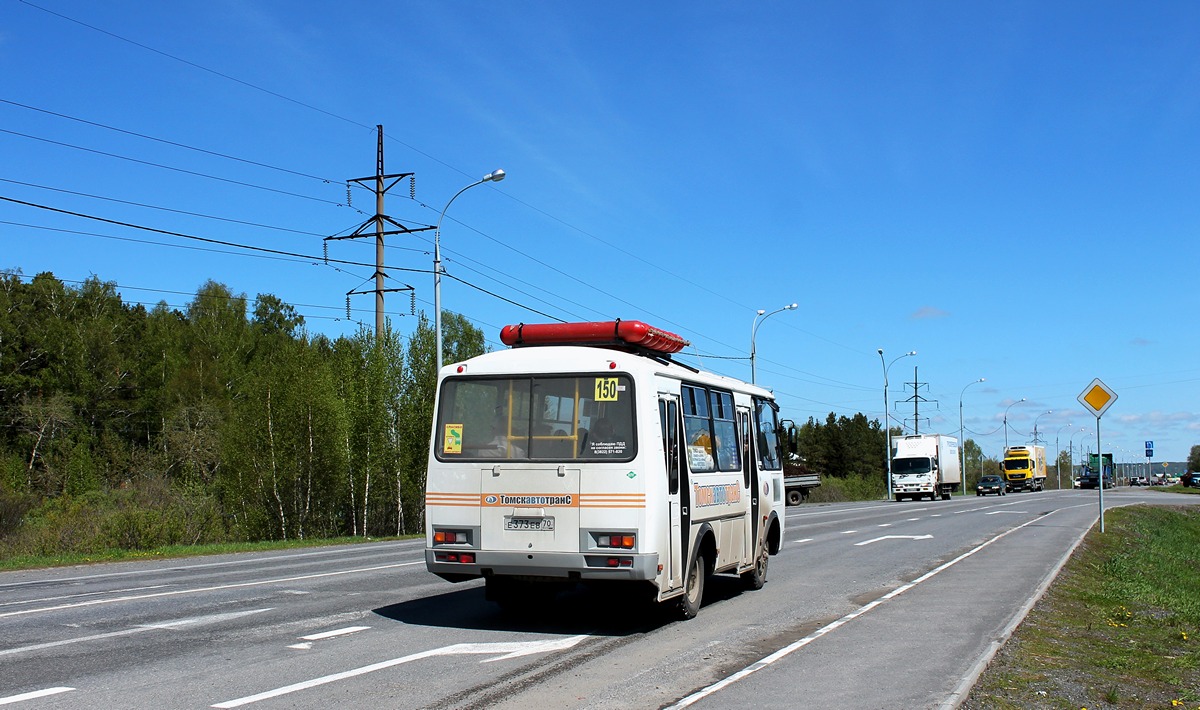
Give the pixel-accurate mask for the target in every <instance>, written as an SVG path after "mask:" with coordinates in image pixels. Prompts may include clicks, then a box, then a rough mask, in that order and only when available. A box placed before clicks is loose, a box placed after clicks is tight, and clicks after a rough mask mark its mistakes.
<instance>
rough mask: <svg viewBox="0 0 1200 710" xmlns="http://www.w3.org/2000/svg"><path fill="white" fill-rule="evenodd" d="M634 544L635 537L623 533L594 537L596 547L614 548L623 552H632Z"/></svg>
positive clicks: (601, 534)
mask: <svg viewBox="0 0 1200 710" xmlns="http://www.w3.org/2000/svg"><path fill="white" fill-rule="evenodd" d="M636 542H637V540H636V536H634V535H630V534H624V533H622V534H617V533H600V534H599V535H597V536H596V546H597V547H616V548H620V549H623V550H632V549H633V548H634V546H635V543H636Z"/></svg>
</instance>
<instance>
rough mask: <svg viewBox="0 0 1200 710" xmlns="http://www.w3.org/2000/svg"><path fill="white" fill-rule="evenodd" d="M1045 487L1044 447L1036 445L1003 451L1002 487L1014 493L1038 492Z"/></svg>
mask: <svg viewBox="0 0 1200 710" xmlns="http://www.w3.org/2000/svg"><path fill="white" fill-rule="evenodd" d="M1045 485H1046V447H1045V446H1040V445H1037V444H1027V445H1025V446H1010V447H1008V448H1007V449H1005V450H1004V487H1005V488H1006V489H1007V490H1008V492H1009V493H1013V492H1015V491H1040V490H1042V488H1044V487H1045Z"/></svg>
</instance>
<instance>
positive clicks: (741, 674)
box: [668, 508, 1064, 710]
mask: <svg viewBox="0 0 1200 710" xmlns="http://www.w3.org/2000/svg"><path fill="white" fill-rule="evenodd" d="M1060 510H1064V509H1063V508H1060V509H1058V510H1052V511H1050V512H1049V513H1045V514H1044V515H1039V516H1038V517H1036V518H1034V519H1032V520H1029V521H1026V522H1024V523H1021V524H1020V525H1018V526H1017V527H1015V528H1011V529H1009V530H1006V531H1004V532H1002V533H1000V534H999V535H996V536H995V537H993V538H991V539H989V540H986V541H984V542H982V543H980V544H979V545H978V546H976V547H974V548H972V549H970V550H967V551H966V552H964V553H963V554H961V555H959V556H958V557H955V558H954V559H952V560H950V561H949V562H946V563H944V564H942V565H939V566H937V567H934V568H933V569H932V570H930V571H928V572H926V573H925V574H923V575H921V576H920V577H917V578H916V579H914V580H913V581H911V582H908V583H907V584H902V585H900V586H899V587H896V588H895V589H893V590H892V591H890V592H888V593H887V594H884V595H883V596H881V597H879V598H878V599H876V600H875V601H873V602H869V603H867V604H865V605H864V606H862V607H861V608H859V609H856V610H855V611H852V612H850V613H849V614H847V615H845V616H843V617H842V618H840V619H838V620H836V621H833V622H831V623H829V624H827V625H825V626H823V627H821V628H819V629H817V630H816V631H814V632H812V633H811V634H809V635H808V636H805V637H804V638H802V639H800V640H799V641H796V642H793V643H791V644H789V645H787V646H784V647H783V648H781V649H779V650H778V651H776V652H774V653H772V654H770V655H769V656H766V657H764V658H763V659H762V660H759V661H757V662H755V663H752V664H750V665H748V666H746V667H745V668H743V669H742V670H740V671H738V672H737V673H734V674H733V675H731V676H728V677H727V678H724V679H722V680H719V681H717V682H716V683H713V684H712V685H709V686H708V687H706V688H701V689H700V690H697V691H696V692H695V693H692V694H691V695H689V696H687V697H686V698H683V699H682V700H680V701H679V702H677V703H675V704H674V705H671V706H670V707H669V708H668V710H675V709H676V708H686V707H688V706H690V705H693V704H695V703H697V702H699V701H701V700H703V699H705V698H707V697H709V696H710V695H713V694H715V693H716V692H718V691H720V690H722V689H723V688H727V687H729V686H731V685H733V684H734V683H736V682H738V681H739V680H741V679H742V678H745V677H747V676H749V675H751V674H752V673H757V672H758V671H760V670H762V669H764V668H766V667H768V666H770V665H771V664H773V663H775V662H776V661H779V660H781V659H783V658H786V657H788V656H790V655H791V654H793V653H795V652H796V651H799V650H800V649H802V648H804V647H805V646H807V645H808V644H810V643H812V642H813V641H816V640H817V639H819V638H821V637H822V636H824V635H825V634H827V633H829V632H830V631H833V630H835V629H837V628H839V627H841V626H843V625H845V624H846V623H848V622H850V621H853V620H854V619H857V618H858V617H860V616H862V615H863V614H866V613H867V612H868V611H870V610H872V609H874V608H875V607H877V606H879V605H880V604H882V603H884V602H885V601H887V600H889V599H893V598H895V597H898V596H900V595H901V594H903V593H904V592H907V591H908V590H910V589H912V588H913V587H915V586H917V585H919V584H921V583H922V582H925V581H928V580H930V579H932V578H933V577H935V576H936V575H938V574H940V573H942V572H944V571H945V570H947V569H950V568H951V567H953V566H954V565H956V564H958V563H959V562H962V561H963V560H965V559H967V558H968V557H970V556H972V555H974V554H975V553H976V552H979V551H980V550H982V549H983V548H985V547H987V546H988V545H991V544H992V543H993V542H996V541H997V540H1000V539H1001V538H1004V537H1007V536H1008V535H1011V534H1012V533H1014V532H1016V531H1018V530H1020V529H1022V528H1024V527H1026V526H1028V525H1032V524H1034V523H1037V522H1041V521H1042V520H1044V519H1046V518H1047V517H1049V516H1051V515H1053V514H1054V513H1057V512H1059V511H1060Z"/></svg>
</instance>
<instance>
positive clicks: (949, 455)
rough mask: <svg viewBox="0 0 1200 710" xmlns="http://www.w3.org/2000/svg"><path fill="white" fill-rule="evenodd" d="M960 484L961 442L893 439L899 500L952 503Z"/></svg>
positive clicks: (924, 437) (923, 437)
mask: <svg viewBox="0 0 1200 710" xmlns="http://www.w3.org/2000/svg"><path fill="white" fill-rule="evenodd" d="M961 484H962V464H961V462H959V459H958V439H956V438H954V437H953V436H945V435H943V434H916V435H913V436H906V437H903V438H900V439H892V494H893V495H894V496H895V497H896V500H904V499H905V498H912V499H914V500H916V499H919V498H924V497H926V496H928V497H929V500H937V498H938V496H941V498H942V500H950V494H951V493H953V492H955V491H957V490H958V487H959V485H961Z"/></svg>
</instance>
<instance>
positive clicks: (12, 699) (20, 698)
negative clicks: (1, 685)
mask: <svg viewBox="0 0 1200 710" xmlns="http://www.w3.org/2000/svg"><path fill="white" fill-rule="evenodd" d="M72 690H75V689H74V688H67V687H65V686H60V687H57V688H46V689H45V690H35V691H32V692H29V693H21V694H20V695H10V696H8V697H7V698H0V705H8V704H10V703H20V702H24V701H26V700H37V699H38V698H44V697H46V696H47V695H58V694H59V693H69V692H71V691H72Z"/></svg>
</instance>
